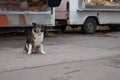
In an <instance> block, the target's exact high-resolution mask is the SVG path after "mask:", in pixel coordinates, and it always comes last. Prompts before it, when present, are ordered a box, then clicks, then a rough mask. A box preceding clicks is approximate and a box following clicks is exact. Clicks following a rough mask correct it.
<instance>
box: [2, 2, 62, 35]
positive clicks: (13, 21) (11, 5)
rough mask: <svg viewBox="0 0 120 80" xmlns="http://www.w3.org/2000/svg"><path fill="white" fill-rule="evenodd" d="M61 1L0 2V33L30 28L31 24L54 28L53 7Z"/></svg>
mask: <svg viewBox="0 0 120 80" xmlns="http://www.w3.org/2000/svg"><path fill="white" fill-rule="evenodd" d="M60 2H61V0H0V33H6V32H14V31H17V30H23V29H27V28H30V27H31V26H32V23H33V22H34V23H39V24H43V25H46V26H55V19H54V14H55V13H54V7H57V6H59V5H60Z"/></svg>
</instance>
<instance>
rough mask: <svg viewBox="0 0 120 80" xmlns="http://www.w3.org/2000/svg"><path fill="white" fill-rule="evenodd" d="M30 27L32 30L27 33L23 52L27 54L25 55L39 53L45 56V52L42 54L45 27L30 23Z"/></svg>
mask: <svg viewBox="0 0 120 80" xmlns="http://www.w3.org/2000/svg"><path fill="white" fill-rule="evenodd" d="M32 25H33V28H32V30H29V31H28V35H27V40H26V43H25V48H24V50H25V51H26V52H27V54H31V53H39V52H40V53H42V54H46V52H44V50H43V38H44V30H45V26H44V25H40V24H36V23H32Z"/></svg>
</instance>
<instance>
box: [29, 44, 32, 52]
mask: <svg viewBox="0 0 120 80" xmlns="http://www.w3.org/2000/svg"><path fill="white" fill-rule="evenodd" d="M31 53H32V45H31V44H28V54H31Z"/></svg>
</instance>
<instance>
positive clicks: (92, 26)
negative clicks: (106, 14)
mask: <svg viewBox="0 0 120 80" xmlns="http://www.w3.org/2000/svg"><path fill="white" fill-rule="evenodd" d="M96 26H97V22H96V20H95V19H94V18H88V19H87V20H86V21H85V23H84V25H83V26H82V31H83V32H84V33H86V34H93V33H95V31H96Z"/></svg>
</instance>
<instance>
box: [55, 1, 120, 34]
mask: <svg viewBox="0 0 120 80" xmlns="http://www.w3.org/2000/svg"><path fill="white" fill-rule="evenodd" d="M55 13H56V15H55V18H56V25H57V26H56V27H55V28H60V29H61V30H64V29H65V28H66V25H71V26H73V25H76V26H81V29H82V31H83V32H84V33H95V31H96V27H97V25H107V26H109V28H111V29H115V28H116V27H117V26H119V25H120V0H62V2H61V5H60V6H59V7H57V8H56V11H55ZM73 27H74V26H73Z"/></svg>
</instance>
